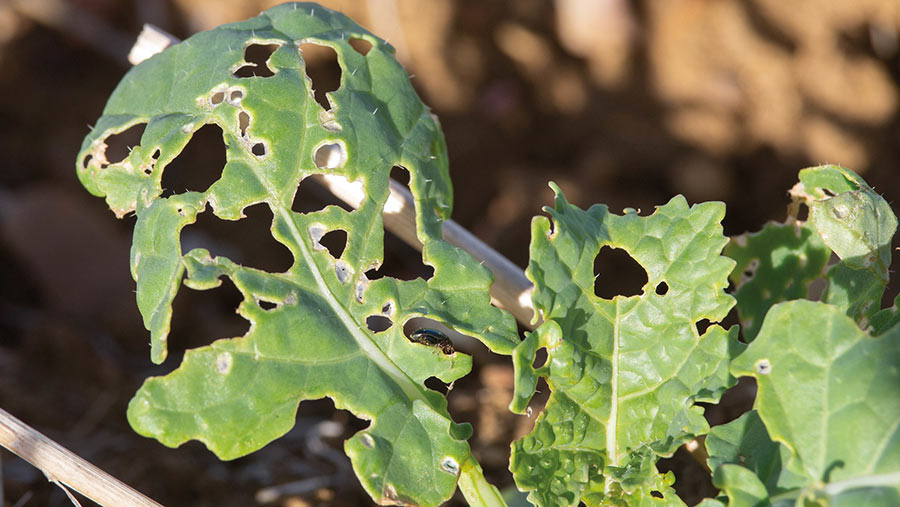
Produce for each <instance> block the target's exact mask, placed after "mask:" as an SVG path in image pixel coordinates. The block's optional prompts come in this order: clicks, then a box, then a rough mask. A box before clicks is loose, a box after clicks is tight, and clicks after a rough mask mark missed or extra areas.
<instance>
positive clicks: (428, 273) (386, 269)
mask: <svg viewBox="0 0 900 507" xmlns="http://www.w3.org/2000/svg"><path fill="white" fill-rule="evenodd" d="M384 276H389V277H391V278H396V279H398V280H415V279H416V278H422V279H423V280H428V279H430V278H431V277H432V276H434V268H433V267H431V266H428V265H426V264H425V263H424V262H422V252H420V251H419V250H416V249H415V248H413V247H411V246H409V244H407V243H406V242H405V241H403V240H401V239H400V238H398V237H397V236H396V235H394V234H393V233H391V232H388V231H384V262H383V263H382V264H381V267H379V268H378V269H377V270H376V269H370V270H369V271H366V277H367V278H368V279H369V280H377V279H379V278H381V277H384Z"/></svg>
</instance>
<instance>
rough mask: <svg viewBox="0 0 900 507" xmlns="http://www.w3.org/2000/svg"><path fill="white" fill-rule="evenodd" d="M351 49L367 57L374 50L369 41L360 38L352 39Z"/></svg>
mask: <svg viewBox="0 0 900 507" xmlns="http://www.w3.org/2000/svg"><path fill="white" fill-rule="evenodd" d="M348 42H350V47H352V48H353V50H354V51H356V52H357V53H359V54H361V55H363V56H366V55H367V54H369V51H371V50H372V43H371V42H369V41H367V40H366V39H360V38H359V37H350V40H349V41H348Z"/></svg>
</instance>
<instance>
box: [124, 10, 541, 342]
mask: <svg viewBox="0 0 900 507" xmlns="http://www.w3.org/2000/svg"><path fill="white" fill-rule="evenodd" d="M177 42H178V39H177V38H175V37H174V36H172V35H169V34H167V33H166V32H164V31H163V30H160V29H159V28H156V27H155V26H153V25H144V29H143V31H142V32H141V35H140V36H139V37H138V40H137V42H135V45H134V47H133V48H132V49H131V53H130V54H129V61H131V63H132V64H134V65H137V64H138V63H140V62H141V61H142V59H141V58H143V59H146V58H150V57H151V56H153V55H154V54H156V53H159V52H160V51H162V50H164V49H165V48H166V47H168V46H169V45H171V44H173V43H177ZM324 182H325V185H326V186H327V187H328V189H329V190H330V191H331V193H333V194H334V195H335V196H337V197H338V198H340V199H341V200H343V201H344V202H346V203H347V204H349V205H350V206H353V207H354V208H358V207H359V205H360V203H361V202H362V199H363V197H364V196H363V194H362V192H361V191H360V189H359V188H357V187H355V186H354V185H352V184H349V185H348V183H347V181H346V180H345V179H343V178H324ZM384 226H385V228H386V229H387V230H389V231H391V232H392V233H394V234H395V235H397V237H399V238H400V239H402V240H403V241H404V242H406V243H407V244H409V245H411V246H413V247H415V248H417V249H419V250H421V249H422V244H421V243H420V242H419V239H418V238H417V237H416V215H415V201H414V199H413V196H412V194H410V192H409V190H407V189H406V187H404V186H403V185H401V184H400V183H397V182H396V181H393V180H391V195H390V197H389V198H388V203H387V204H386V205H385V212H384ZM443 233H444V239H445V240H446V241H447V242H448V243H450V244H452V245H455V246H458V247H460V248H462V249H463V250H465V251H467V252H469V253H470V254H471V255H472V256H473V257H475V259H476V260H477V261H479V262H481V263H483V264H484V265H485V267H487V268H488V269H490V270H491V272H492V273H494V284H493V285H492V286H491V298H492V299H493V300H494V302H495V303H496V304H497V305H498V306H501V307H503V308H505V309H506V310H507V311H509V312H510V313H512V314H513V315H514V316H515V317H516V320H518V321H519V322H520V323H521V324H522V325H524V326H526V327H528V328H530V329H534V327H535V325H534V324H533V323H532V316H533V315H534V307H533V306H532V304H531V291H532V289H533V285H532V283H531V281H529V280H528V278H526V277H525V273H524V272H522V270H521V268H519V267H518V266H516V265H515V264H513V263H512V261H510V260H509V259H507V258H506V257H504V256H502V255H500V253H498V252H497V251H496V250H494V249H493V248H491V247H490V246H488V245H487V244H486V243H484V242H483V241H481V240H480V239H478V238H477V237H475V235H473V234H472V233H470V232H469V231H468V230H466V229H465V228H464V227H462V226H461V225H459V224H458V223H456V222H454V221H453V220H446V221H444V228H443Z"/></svg>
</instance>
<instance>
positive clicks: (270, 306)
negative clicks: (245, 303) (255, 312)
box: [256, 299, 278, 311]
mask: <svg viewBox="0 0 900 507" xmlns="http://www.w3.org/2000/svg"><path fill="white" fill-rule="evenodd" d="M256 303H257V304H258V305H259V307H260V308H262V309H263V310H266V311H269V310H274V309H275V308H278V303H273V302H271V301H266V300H265V299H260V300H259V301H257V302H256Z"/></svg>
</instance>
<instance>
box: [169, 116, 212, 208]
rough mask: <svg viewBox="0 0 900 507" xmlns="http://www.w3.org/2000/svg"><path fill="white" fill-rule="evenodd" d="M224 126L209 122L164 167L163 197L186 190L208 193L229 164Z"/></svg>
mask: <svg viewBox="0 0 900 507" xmlns="http://www.w3.org/2000/svg"><path fill="white" fill-rule="evenodd" d="M225 162H226V157H225V140H224V138H223V137H222V129H221V128H220V127H219V126H218V125H216V124H214V123H209V124H206V125H204V126H202V127H200V129H199V130H197V131H196V132H194V135H193V136H192V137H191V140H190V141H188V144H187V146H185V147H184V149H183V150H181V153H179V154H178V156H177V157H175V159H174V160H172V161H171V162H169V163H168V165H166V167H165V169H163V175H162V188H163V197H168V196H170V195H173V194H180V193H182V192H184V191H190V192H205V191H206V190H207V189H208V188H209V186H210V185H212V184H213V183H215V181H216V180H218V179H219V178H220V177H221V176H222V168H224V167H225Z"/></svg>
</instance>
